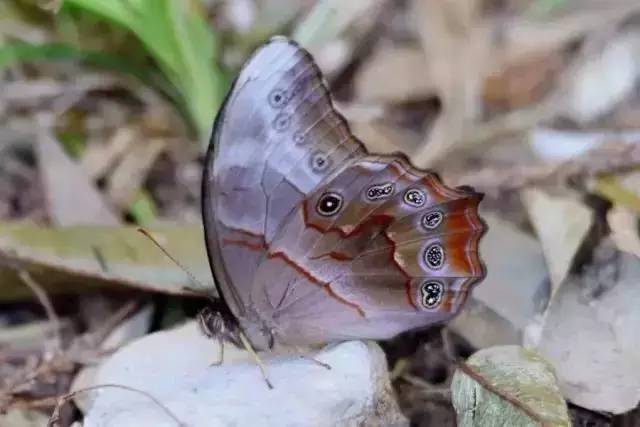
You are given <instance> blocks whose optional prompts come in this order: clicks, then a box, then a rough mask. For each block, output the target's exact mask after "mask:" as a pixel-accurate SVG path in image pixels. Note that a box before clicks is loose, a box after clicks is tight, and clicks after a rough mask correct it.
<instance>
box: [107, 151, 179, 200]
mask: <svg viewBox="0 0 640 427" xmlns="http://www.w3.org/2000/svg"><path fill="white" fill-rule="evenodd" d="M166 146H167V143H166V141H165V140H162V139H151V140H146V141H140V142H138V143H137V144H134V145H133V147H131V149H130V150H129V151H128V152H127V153H126V154H125V155H124V158H123V159H122V160H121V161H120V163H119V164H118V166H117V167H116V168H115V170H114V171H113V173H112V174H111V175H110V176H109V178H108V181H107V194H109V198H110V199H111V200H113V202H114V204H116V205H117V206H120V207H121V208H126V207H127V206H129V204H130V203H131V202H132V200H133V198H134V197H135V195H136V194H137V193H138V191H139V189H140V187H141V186H142V184H144V180H145V179H146V177H147V174H148V173H149V170H150V169H151V167H152V166H153V164H154V163H155V161H156V159H157V158H158V156H159V155H160V154H162V152H163V151H164V149H165V148H166Z"/></svg>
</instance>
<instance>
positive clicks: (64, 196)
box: [37, 127, 120, 226]
mask: <svg viewBox="0 0 640 427" xmlns="http://www.w3.org/2000/svg"><path fill="white" fill-rule="evenodd" d="M37 155H38V163H39V168H40V171H41V173H42V180H43V183H44V188H45V196H46V200H47V207H48V209H49V217H50V219H51V221H52V222H53V223H54V224H56V225H60V226H70V225H116V224H118V223H119V222H120V220H119V219H118V217H117V216H116V214H115V213H114V212H113V211H112V210H111V208H110V206H108V205H107V203H106V202H105V200H104V198H103V197H102V194H101V193H100V192H99V191H98V190H97V188H96V187H95V185H94V184H93V182H92V180H91V178H90V177H89V176H88V175H87V174H86V173H85V172H84V171H83V170H82V168H81V167H80V165H79V164H77V163H76V162H74V161H73V160H71V159H70V158H69V156H67V154H66V153H65V152H64V150H63V149H62V147H61V146H60V143H59V142H58V141H56V140H55V139H54V138H53V135H52V134H51V131H50V129H48V128H45V127H41V129H40V133H39V136H38V144H37Z"/></svg>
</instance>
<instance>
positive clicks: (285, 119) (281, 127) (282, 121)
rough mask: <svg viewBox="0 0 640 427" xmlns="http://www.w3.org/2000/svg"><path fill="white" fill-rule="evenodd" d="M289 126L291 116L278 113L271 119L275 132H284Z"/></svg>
mask: <svg viewBox="0 0 640 427" xmlns="http://www.w3.org/2000/svg"><path fill="white" fill-rule="evenodd" d="M290 124H291V116H290V115H289V114H285V113H280V114H278V115H277V116H276V118H275V119H273V123H272V126H273V128H274V129H275V130H276V131H277V132H284V131H286V130H287V129H289V125H290Z"/></svg>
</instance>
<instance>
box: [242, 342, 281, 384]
mask: <svg viewBox="0 0 640 427" xmlns="http://www.w3.org/2000/svg"><path fill="white" fill-rule="evenodd" d="M238 338H240V342H242V345H243V346H244V348H245V350H247V351H248V352H249V354H250V355H251V356H252V357H253V360H254V361H255V362H256V365H258V368H259V369H260V372H261V373H262V378H264V381H265V382H266V383H267V386H268V387H269V388H270V389H273V384H271V381H270V380H269V377H268V376H267V369H266V368H265V366H264V363H262V360H261V359H260V356H258V353H256V351H255V350H254V349H253V347H252V346H251V343H250V342H249V340H248V339H247V337H246V336H245V334H244V332H242V331H241V330H238Z"/></svg>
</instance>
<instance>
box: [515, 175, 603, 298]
mask: <svg viewBox="0 0 640 427" xmlns="http://www.w3.org/2000/svg"><path fill="white" fill-rule="evenodd" d="M522 201H523V203H524V205H525V207H526V209H527V212H528V213H529V219H530V220H531V223H532V224H533V228H534V229H535V230H536V234H537V235H538V239H539V240H540V242H541V243H542V248H543V250H544V257H545V260H546V262H547V267H548V269H549V274H550V277H551V285H552V292H551V294H552V295H553V293H555V292H556V291H557V290H558V287H559V286H560V284H561V283H562V281H563V280H564V278H565V277H566V275H567V273H568V272H569V269H570V268H571V263H572V261H573V257H574V256H575V254H576V251H577V250H578V248H579V247H580V245H581V244H582V241H583V240H584V238H585V237H586V235H587V233H588V231H589V229H590V228H591V223H592V212H591V210H590V209H589V208H587V207H586V206H585V205H584V204H582V203H581V202H580V201H578V200H576V199H574V198H571V197H567V196H551V195H549V194H547V193H546V192H544V191H542V190H539V189H537V188H531V189H527V190H524V191H523V192H522Z"/></svg>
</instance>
